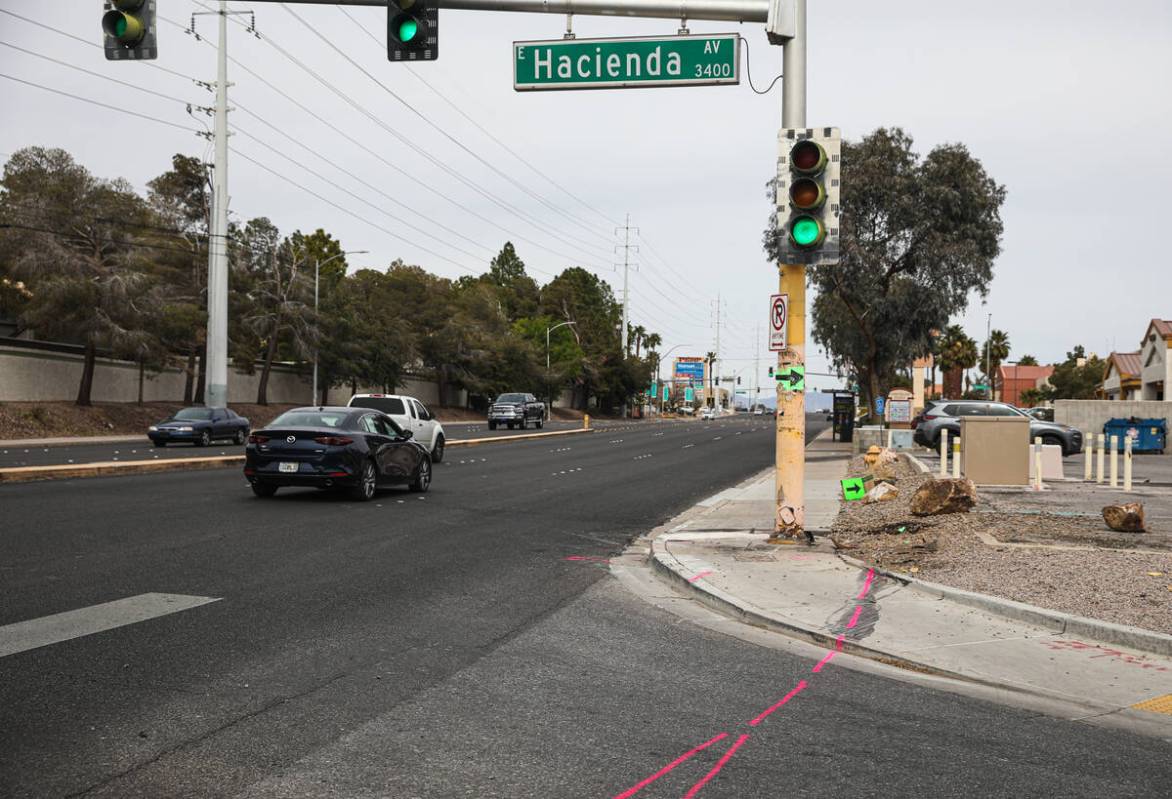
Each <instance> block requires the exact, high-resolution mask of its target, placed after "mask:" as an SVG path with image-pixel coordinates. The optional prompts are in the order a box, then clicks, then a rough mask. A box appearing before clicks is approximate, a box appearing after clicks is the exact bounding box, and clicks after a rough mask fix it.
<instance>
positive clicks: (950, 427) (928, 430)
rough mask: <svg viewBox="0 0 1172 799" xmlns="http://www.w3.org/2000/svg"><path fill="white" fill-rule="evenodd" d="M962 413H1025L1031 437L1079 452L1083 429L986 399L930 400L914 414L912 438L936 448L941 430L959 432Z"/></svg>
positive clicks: (1064, 450)
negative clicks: (919, 413) (1031, 414)
mask: <svg viewBox="0 0 1172 799" xmlns="http://www.w3.org/2000/svg"><path fill="white" fill-rule="evenodd" d="M965 416H1025V417H1026V418H1028V419H1029V420H1030V441H1033V440H1034V439H1035V438H1040V439H1042V443H1043V444H1054V445H1057V446H1060V447H1062V455H1063V456H1064V457H1065V456H1067V455H1077V454H1078V453H1080V452H1082V443H1083V442H1082V433H1080V432H1079V431H1078V430H1075V429H1074V428H1073V427H1067V426H1066V425H1064V424H1057V423H1056V422H1044V421H1042V420H1041V419H1036V418H1034V417H1033V416H1030V415H1029V414H1027V413H1024V412H1022V411H1020V410H1018V409H1017V408H1015V407H1013V406H1012V405H1007V404H1005V403H1004V402H990V401H988V400H931V401H929V402H928V407H926V408H924V412H923V413H922V414H921V415H920V416H918V417H916V420H915V422H914V425H915V433H914V434H913V436H912V438H913V439H914V440H915V442H916V443H917V444H919V445H920V446H923V447H930V448H932V449H939V447H940V434H941V432H942V431H944V430H947V431H948V435H949V436H959V435H960V420H961V419H962V418H964V417H965Z"/></svg>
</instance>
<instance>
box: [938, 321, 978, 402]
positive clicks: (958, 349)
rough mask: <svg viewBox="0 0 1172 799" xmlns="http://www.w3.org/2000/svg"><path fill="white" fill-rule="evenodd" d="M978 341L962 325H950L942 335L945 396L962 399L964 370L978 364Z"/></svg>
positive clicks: (941, 352) (941, 363) (941, 349)
mask: <svg viewBox="0 0 1172 799" xmlns="http://www.w3.org/2000/svg"><path fill="white" fill-rule="evenodd" d="M978 357H979V356H978V354H977V342H976V341H974V340H973V339H972V338H970V337H969V336H968V335H967V334H966V333H965V332H964V329H963V328H961V326H960V325H949V326H948V327H947V328H945V330H944V334H943V335H942V336H941V337H940V368H941V370H943V372H944V396H945V397H948V398H950V399H960V397H961V389H962V385H963V379H964V372H965V370H966V369H972V368H973V367H974V366H976V365H977V359H978Z"/></svg>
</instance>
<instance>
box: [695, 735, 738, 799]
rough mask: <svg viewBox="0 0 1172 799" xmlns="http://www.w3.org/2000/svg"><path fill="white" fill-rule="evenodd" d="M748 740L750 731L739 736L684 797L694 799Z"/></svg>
mask: <svg viewBox="0 0 1172 799" xmlns="http://www.w3.org/2000/svg"><path fill="white" fill-rule="evenodd" d="M747 740H749V734H748V733H745V734H744V735H742V736H741V737H740V738H737V741H736V743H734V744H733V745H732V746H730V747H729V748H728V751H727V752H725V753H724V754H723V755H722V756H721V758H720V760H718V761H716V765H715V766H713V767H712V770H711V771H709V772H708V773H707V774H705V775H704V776H703V777H701V778H700V781H699V782H697V783H696V784H695V785H693V786H692V787H691V788H689V789H688V792H687V793H686V794H684V799H692V797H694V796H695V795H696V794H698V793H700V789H701V788H703V787H704V786H705V785H706V784H708V781H709V780H711V779H712V778H713V777H715V776H716V775H717V774H719V773H720V770H721V769H722V768H724V766H725V764H726V763H728V761H730V760H732V756H733V755H735V754H736V752H737V750H738V749H740V748H741V745H742V744H743V743H744V742H745V741H747Z"/></svg>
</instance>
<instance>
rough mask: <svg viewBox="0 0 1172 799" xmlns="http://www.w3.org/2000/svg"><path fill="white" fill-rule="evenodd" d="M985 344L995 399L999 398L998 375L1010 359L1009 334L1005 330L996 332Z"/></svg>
mask: <svg viewBox="0 0 1172 799" xmlns="http://www.w3.org/2000/svg"><path fill="white" fill-rule="evenodd" d="M985 344H986V347H987V348H988V349H987V350H986V351H987V352H988V354H989V355H988V358H989V363H988V369H989V374H988V375H987V377H988V378H989V385H990V387H991V388H992V390H993V396H994V397H995V396H997V373H998V372H999V371H1000V370H1001V364H1002V363H1004V362H1005V359H1006V358H1008V357H1009V334H1008V333H1006V332H1005V331H1004V330H994V331H993V332H991V333H990V334H989V340H988V341H987V342H985Z"/></svg>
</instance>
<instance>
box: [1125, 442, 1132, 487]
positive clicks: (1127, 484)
mask: <svg viewBox="0 0 1172 799" xmlns="http://www.w3.org/2000/svg"><path fill="white" fill-rule="evenodd" d="M1123 490H1124V491H1130V490H1131V436H1126V437H1125V438H1124V439H1123Z"/></svg>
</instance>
